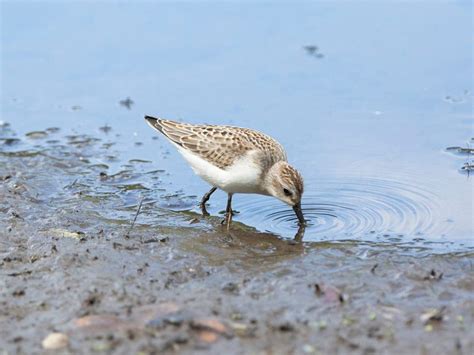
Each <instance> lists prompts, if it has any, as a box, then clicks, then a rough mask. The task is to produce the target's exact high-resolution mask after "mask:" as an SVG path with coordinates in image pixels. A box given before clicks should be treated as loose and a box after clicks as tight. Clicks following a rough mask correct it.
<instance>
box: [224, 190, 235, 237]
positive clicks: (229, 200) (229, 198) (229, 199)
mask: <svg viewBox="0 0 474 355" xmlns="http://www.w3.org/2000/svg"><path fill="white" fill-rule="evenodd" d="M232 214H233V213H232V194H228V195H227V208H226V210H225V223H226V225H227V230H229V228H230V224H231V222H232Z"/></svg>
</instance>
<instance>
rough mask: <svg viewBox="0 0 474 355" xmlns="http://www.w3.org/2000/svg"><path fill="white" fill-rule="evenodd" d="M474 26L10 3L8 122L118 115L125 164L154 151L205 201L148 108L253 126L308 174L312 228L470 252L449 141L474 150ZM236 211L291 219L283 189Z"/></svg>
mask: <svg viewBox="0 0 474 355" xmlns="http://www.w3.org/2000/svg"><path fill="white" fill-rule="evenodd" d="M472 30H473V29H472V3H471V2H470V1H451V2H449V1H446V2H445V1H443V2H417V3H409V2H388V1H385V2H355V1H354V2H334V3H327V2H322V3H312V4H310V3H298V4H290V3H287V4H285V3H275V4H269V3H266V4H259V3H233V2H232V3H220V4H217V3H207V2H205V3H204V2H203V3H201V2H190V3H179V4H171V3H160V2H156V3H150V2H133V3H132V2H130V3H126V2H123V3H114V2H108V1H98V2H89V1H78V2H59V1H57V2H16V1H3V2H2V3H1V46H2V47H1V73H0V74H1V117H0V121H3V122H9V123H10V124H11V125H12V127H13V129H14V130H15V131H16V132H17V134H18V135H19V136H21V137H23V135H24V134H25V133H27V132H29V131H35V130H43V129H45V128H46V127H51V126H56V127H61V129H62V130H64V131H66V132H67V131H71V132H79V133H88V134H96V135H104V132H103V131H104V130H102V131H101V130H100V127H104V126H106V127H109V126H110V127H111V128H112V130H111V131H110V132H109V133H108V134H109V135H110V136H112V137H114V139H115V140H116V141H117V142H118V144H117V145H116V146H115V148H116V149H117V150H118V151H120V153H121V156H122V157H123V159H124V161H127V160H129V159H133V158H134V159H137V158H139V159H145V160H151V161H152V165H153V167H155V168H156V169H164V170H166V171H167V172H168V173H169V174H170V177H169V178H168V180H167V181H166V184H167V185H166V188H167V189H168V190H170V191H182V192H183V193H184V194H185V195H188V196H193V195H195V196H197V197H196V202H197V199H198V198H199V197H200V196H201V195H202V194H203V193H204V192H206V191H207V190H208V189H209V187H208V186H207V185H206V184H205V183H204V182H203V181H201V180H200V179H199V178H198V177H194V175H193V173H192V171H191V169H190V168H189V167H187V166H186V164H185V163H184V160H182V159H181V158H180V157H179V155H178V153H177V152H175V151H174V149H173V147H172V146H171V145H169V144H168V143H167V142H165V140H164V139H163V138H162V137H159V138H158V140H156V139H152V137H154V136H156V135H155V133H154V132H153V131H152V130H151V129H150V128H149V127H148V126H147V125H146V124H145V121H144V120H143V116H144V114H149V115H153V116H159V117H163V118H169V119H177V120H183V121H186V122H191V123H210V124H231V125H238V126H245V127H250V128H254V129H257V130H261V131H264V132H266V133H267V134H269V135H271V136H273V137H275V138H276V139H278V140H279V141H280V142H281V143H282V144H283V145H284V146H285V147H286V149H287V152H288V156H289V160H290V162H291V163H292V164H293V165H294V166H296V167H297V168H298V169H299V170H300V171H301V172H302V174H303V176H304V177H305V182H306V193H305V197H304V200H303V205H304V208H305V210H306V215H307V216H308V218H309V219H310V227H309V228H308V229H307V231H306V235H305V240H308V241H312V240H321V239H328V240H341V239H359V240H369V241H390V240H400V239H403V240H408V241H411V240H417V239H419V238H422V239H423V240H425V241H430V242H446V243H451V244H453V243H454V244H456V245H457V246H458V247H459V246H460V247H463V246H466V247H467V246H471V247H472V246H473V245H474V241H473V235H474V227H473V197H474V196H473V182H472V177H471V176H470V175H468V174H467V169H464V170H463V169H462V167H464V166H465V164H466V163H470V162H472V159H471V156H470V154H468V153H466V152H462V154H453V153H452V151H450V150H446V148H447V147H451V146H459V147H464V148H469V147H472V145H474V140H473V137H474V132H473V111H472V103H473V100H472V98H473V92H472V90H473V88H472V74H473V72H472V60H473V58H472V56H473V54H472V53H473V52H472V33H473V31H472ZM127 98H129V99H127ZM458 153H459V152H458ZM112 168H115V169H117V170H119V169H120V164H117V166H115V167H112ZM225 199H226V197H225V194H223V193H216V194H215V196H213V198H212V199H211V201H210V203H211V205H210V208H209V212H211V213H213V214H216V213H218V212H219V211H221V210H223V209H224V207H225ZM234 208H235V209H237V210H238V211H239V212H240V213H239V215H238V216H236V220H239V221H241V222H244V223H247V224H249V225H253V226H255V227H256V228H258V229H260V230H268V231H271V232H274V233H278V234H281V235H282V236H284V237H288V236H291V235H292V234H294V231H295V229H296V225H295V223H294V218H293V216H292V211H291V209H290V208H289V207H286V206H284V205H282V204H281V203H280V202H278V201H277V200H273V199H270V198H268V197H263V196H255V195H237V196H236V197H235V198H234Z"/></svg>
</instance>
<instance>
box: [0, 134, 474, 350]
mask: <svg viewBox="0 0 474 355" xmlns="http://www.w3.org/2000/svg"><path fill="white" fill-rule="evenodd" d="M1 137H2V138H1V141H0V144H1V145H0V213H1V218H0V275H1V276H0V333H1V334H0V348H1V349H2V350H3V351H4V352H5V353H8V354H32V353H42V352H44V351H45V350H44V347H48V346H50V343H51V341H53V340H54V339H53V338H55V337H54V336H53V337H52V338H49V339H48V341H46V339H47V337H48V335H50V334H51V333H61V334H62V338H60V339H61V340H62V341H64V343H61V344H62V345H60V346H61V349H62V350H61V351H62V352H63V353H75V354H89V353H92V352H94V353H117V354H156V353H173V352H180V353H196V352H201V353H210V354H222V353H232V354H240V353H259V354H260V353H263V354H267V353H268V354H287V353H290V354H293V353H294V354H303V353H307V354H329V353H333V354H334V353H348V352H351V353H358V354H380V353H420V354H424V353H429V354H470V353H472V349H473V346H474V327H473V325H474V296H473V294H474V263H473V261H474V251H472V250H471V249H469V248H464V249H459V250H457V251H451V249H450V248H449V247H447V248H446V250H450V251H447V252H444V253H443V252H440V248H437V249H436V252H434V251H433V250H432V249H430V247H429V245H425V244H423V245H417V244H413V245H411V244H400V243H397V241H396V240H394V241H391V240H390V239H387V238H385V239H384V240H383V242H376V241H374V242H372V241H364V240H353V239H350V238H347V239H346V240H338V241H330V240H324V238H322V239H321V240H319V241H305V239H304V238H303V240H302V241H300V240H293V239H292V238H282V237H280V236H278V235H275V234H273V233H271V232H261V231H258V230H257V229H255V228H254V227H252V226H250V225H245V224H242V223H238V222H237V223H235V225H234V226H233V228H232V230H231V231H230V232H226V230H225V228H223V227H222V226H221V224H220V219H221V216H220V215H214V216H210V217H202V216H201V215H200V214H199V213H198V211H199V209H198V207H197V203H198V200H199V199H198V197H196V196H186V195H184V194H183V193H182V192H181V191H174V190H172V189H170V187H169V185H167V184H166V183H164V181H165V180H166V172H165V171H163V170H162V169H160V167H159V166H157V165H156V164H154V163H152V162H148V161H143V160H141V159H140V157H138V156H137V157H136V159H128V160H126V161H123V160H122V158H121V156H120V154H119V153H118V152H117V151H115V150H114V149H115V145H114V141H113V140H112V139H111V138H110V137H109V136H106V135H99V136H98V137H94V136H90V135H83V134H66V133H64V134H63V133H62V132H61V131H60V130H58V129H56V128H50V129H45V130H44V131H37V132H32V133H30V134H27V135H26V136H21V137H20V136H17V135H15V133H14V132H13V131H12V130H11V129H10V127H9V126H6V125H4V126H3V127H2V135H1ZM374 186H375V187H374V189H376V188H377V185H374ZM211 204H212V201H211ZM377 210H380V208H379V209H378V208H377V206H376V205H374V206H373V211H374V213H375V212H376V211H377ZM320 212H321V211H320ZM323 212H324V211H323ZM328 214H330V213H329V212H328ZM276 217H278V216H276ZM328 218H329V217H328ZM381 218H382V219H383V216H382V217H381ZM283 220H284V218H283ZM277 221H278V223H283V222H281V218H280V219H278V218H277ZM425 222H426V223H430V221H426V220H425ZM360 223H362V222H360ZM381 223H382V222H381ZM297 239H298V238H297ZM376 239H377V238H374V240H376Z"/></svg>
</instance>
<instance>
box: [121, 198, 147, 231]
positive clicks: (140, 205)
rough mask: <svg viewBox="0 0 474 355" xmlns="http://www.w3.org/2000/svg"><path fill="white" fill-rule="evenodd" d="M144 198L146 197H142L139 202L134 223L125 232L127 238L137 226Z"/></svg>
mask: <svg viewBox="0 0 474 355" xmlns="http://www.w3.org/2000/svg"><path fill="white" fill-rule="evenodd" d="M144 199H145V197H142V199H141V200H140V203H139V204H138V209H137V213H135V217H134V218H133V221H132V224H131V225H130V228H129V229H128V232H127V233H126V234H125V237H126V238H129V237H130V233H131V232H132V229H133V226H135V222H136V221H137V218H138V215H139V214H140V210H141V209H142V203H143V200H144Z"/></svg>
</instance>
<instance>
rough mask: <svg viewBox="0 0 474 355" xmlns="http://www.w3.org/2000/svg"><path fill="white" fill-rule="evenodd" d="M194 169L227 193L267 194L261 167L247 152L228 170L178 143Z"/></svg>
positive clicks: (181, 151) (179, 149) (179, 148)
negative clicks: (262, 179)
mask: <svg viewBox="0 0 474 355" xmlns="http://www.w3.org/2000/svg"><path fill="white" fill-rule="evenodd" d="M176 146H177V148H178V151H179V152H180V153H181V154H182V155H183V157H184V159H186V161H187V162H188V163H189V164H190V165H191V168H192V169H193V171H194V172H195V173H196V174H197V175H198V176H200V177H201V178H202V179H204V180H205V181H207V182H208V183H209V184H211V185H212V186H215V187H218V188H220V189H221V190H223V191H225V192H227V193H256V194H265V192H264V191H263V190H262V188H261V185H260V176H261V168H260V166H259V165H257V164H255V162H254V160H253V159H252V154H247V155H246V156H244V157H243V158H242V159H240V160H238V161H237V162H235V163H234V165H233V166H232V167H231V168H230V169H227V170H223V169H220V168H218V167H216V166H214V165H212V164H211V163H209V162H208V161H206V160H204V159H202V158H200V157H199V156H197V155H196V154H194V153H191V152H190V151H188V150H186V149H184V148H183V147H181V146H178V145H176Z"/></svg>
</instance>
